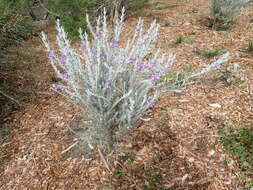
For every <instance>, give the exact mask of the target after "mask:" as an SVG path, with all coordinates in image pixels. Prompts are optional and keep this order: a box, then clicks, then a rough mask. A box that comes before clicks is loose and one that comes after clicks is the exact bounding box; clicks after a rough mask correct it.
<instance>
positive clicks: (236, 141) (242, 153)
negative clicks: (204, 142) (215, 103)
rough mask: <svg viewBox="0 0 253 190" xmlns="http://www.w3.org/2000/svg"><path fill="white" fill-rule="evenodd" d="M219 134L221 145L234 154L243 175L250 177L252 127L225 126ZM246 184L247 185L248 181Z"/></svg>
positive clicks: (252, 147)
mask: <svg viewBox="0 0 253 190" xmlns="http://www.w3.org/2000/svg"><path fill="white" fill-rule="evenodd" d="M220 134H221V138H220V143H221V145H222V146H223V147H224V148H225V150H227V151H228V152H229V153H230V154H231V155H233V156H235V158H236V160H237V161H238V164H239V167H240V168H241V170H242V172H243V173H244V174H243V175H245V176H247V178H251V177H252V176H253V129H252V128H250V127H234V126H227V127H225V128H224V129H223V130H221V131H220ZM246 185H248V186H249V185H250V183H247V184H246ZM250 187H253V186H250Z"/></svg>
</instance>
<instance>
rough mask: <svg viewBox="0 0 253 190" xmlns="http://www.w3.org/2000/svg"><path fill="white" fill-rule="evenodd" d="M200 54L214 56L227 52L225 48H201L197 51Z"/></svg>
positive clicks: (207, 56) (206, 56) (205, 56)
mask: <svg viewBox="0 0 253 190" xmlns="http://www.w3.org/2000/svg"><path fill="white" fill-rule="evenodd" d="M197 53H198V54H199V55H200V56H202V57H204V58H208V59H210V58H213V57H215V56H218V55H221V54H223V53H225V51H224V50H221V49H215V50H199V51H198V52H197Z"/></svg>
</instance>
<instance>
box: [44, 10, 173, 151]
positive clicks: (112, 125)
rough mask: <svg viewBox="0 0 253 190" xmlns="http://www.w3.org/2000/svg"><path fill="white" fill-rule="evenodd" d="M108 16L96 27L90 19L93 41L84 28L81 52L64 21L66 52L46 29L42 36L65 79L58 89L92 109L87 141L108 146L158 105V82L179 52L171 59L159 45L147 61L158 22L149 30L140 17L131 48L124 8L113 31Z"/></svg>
mask: <svg viewBox="0 0 253 190" xmlns="http://www.w3.org/2000/svg"><path fill="white" fill-rule="evenodd" d="M106 18H107V16H106V13H104V14H103V19H101V18H100V17H99V18H98V19H97V25H96V27H95V28H93V27H92V25H91V23H90V21H89V19H88V18H87V20H86V22H87V23H88V28H89V31H90V33H91V35H92V38H93V40H92V41H90V40H89V37H88V35H87V33H84V34H83V33H82V32H81V31H80V37H81V44H82V49H81V51H80V52H77V51H76V50H74V49H73V48H72V46H71V44H70V42H69V40H68V39H67V35H66V33H65V31H64V29H63V27H62V26H61V25H60V23H59V22H58V23H57V31H58V35H57V44H58V46H59V50H60V52H61V54H62V55H61V56H60V57H59V56H57V55H56V53H55V51H54V50H53V49H51V46H50V44H49V42H48V40H47V38H46V36H45V35H44V34H43V38H42V39H43V42H44V44H45V46H46V48H47V51H48V52H49V58H50V60H51V63H52V66H53V68H54V69H55V72H56V74H57V76H58V77H59V78H60V79H61V80H62V81H63V83H62V84H61V85H58V86H55V87H54V90H55V91H57V92H59V93H61V94H62V95H64V96H66V97H67V98H68V99H69V100H70V101H72V102H73V103H75V104H78V105H81V106H82V107H88V108H89V111H90V113H91V116H92V118H93V127H92V128H91V131H92V132H90V133H89V135H86V137H85V140H86V141H87V142H89V144H90V145H91V146H97V143H98V142H102V144H103V146H104V147H105V146H107V145H109V147H112V146H113V144H114V143H115V142H117V141H118V140H119V139H121V138H122V137H124V135H126V134H127V132H129V131H132V130H133V129H134V128H136V122H137V120H138V119H140V117H141V116H143V114H145V113H146V111H147V110H148V108H149V107H150V106H152V105H153V104H154V102H155V100H156V98H157V97H158V95H159V89H158V87H159V85H158V84H157V82H156V81H157V80H158V79H159V78H160V77H161V75H163V74H165V72H166V71H168V69H169V68H170V67H171V64H172V62H173V59H174V56H172V55H171V56H169V58H166V57H165V56H163V55H160V54H159V50H157V51H156V53H155V55H154V57H153V58H151V59H149V60H146V57H147V55H148V54H149V53H150V52H151V50H152V47H153V45H154V42H155V40H156V37H157V31H158V27H159V25H158V24H157V23H156V22H153V23H152V24H151V26H150V28H149V29H148V30H147V31H145V30H144V29H143V21H142V20H139V22H138V25H137V27H136V29H135V32H134V36H133V38H131V39H129V40H128V41H127V43H126V46H125V47H120V44H119V42H120V36H121V33H122V30H123V29H124V25H125V24H124V9H123V10H122V15H121V19H120V21H118V22H117V24H116V25H115V28H114V30H113V31H111V32H110V31H109V28H108V26H107V22H106ZM111 33H112V35H111ZM84 63H85V66H84ZM96 141H97V142H96Z"/></svg>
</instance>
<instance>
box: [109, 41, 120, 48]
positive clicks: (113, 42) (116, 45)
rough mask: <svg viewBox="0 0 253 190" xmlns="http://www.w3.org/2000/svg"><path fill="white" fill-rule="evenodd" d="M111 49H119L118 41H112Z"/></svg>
mask: <svg viewBox="0 0 253 190" xmlns="http://www.w3.org/2000/svg"><path fill="white" fill-rule="evenodd" d="M111 47H112V48H118V47H119V43H118V41H116V40H112V41H111Z"/></svg>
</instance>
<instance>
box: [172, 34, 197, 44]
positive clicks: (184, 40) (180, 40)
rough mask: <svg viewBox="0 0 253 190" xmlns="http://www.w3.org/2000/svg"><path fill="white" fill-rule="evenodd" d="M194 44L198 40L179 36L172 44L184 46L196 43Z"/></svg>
mask: <svg viewBox="0 0 253 190" xmlns="http://www.w3.org/2000/svg"><path fill="white" fill-rule="evenodd" d="M194 42H196V40H194V39H192V38H187V37H182V36H179V37H177V38H176V39H175V40H173V41H172V42H171V43H172V44H173V45H178V44H182V43H194Z"/></svg>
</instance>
